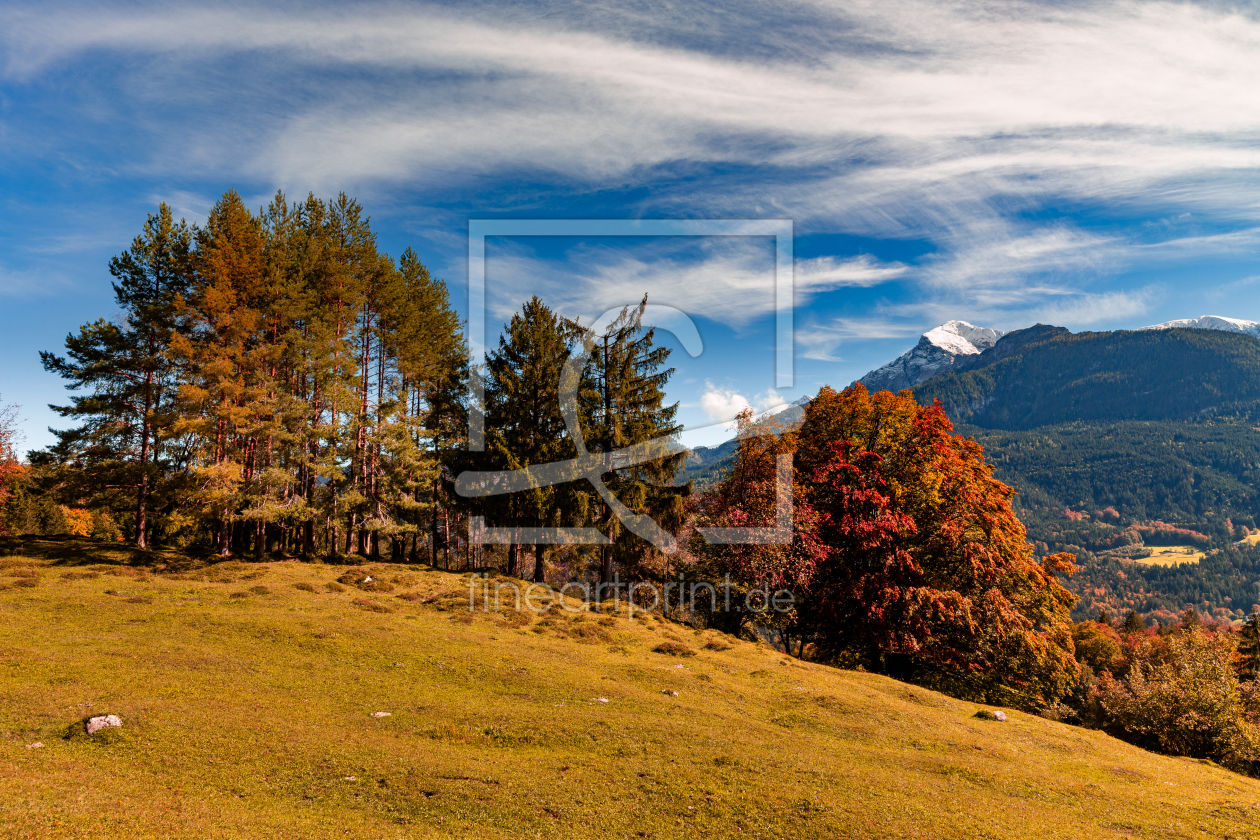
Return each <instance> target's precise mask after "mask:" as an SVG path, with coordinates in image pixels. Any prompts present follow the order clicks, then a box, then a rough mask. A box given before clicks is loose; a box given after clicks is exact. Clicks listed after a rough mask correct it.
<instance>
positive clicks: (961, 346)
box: [923, 321, 1002, 356]
mask: <svg viewBox="0 0 1260 840" xmlns="http://www.w3.org/2000/svg"><path fill="white" fill-rule="evenodd" d="M923 337H924V338H926V339H927V340H928V341H929V342H930V343H932V344H935V345H936V346H937V347H939V348H941V349H942V350H945V351H946V352H949V353H953V354H954V355H956V356H974V355H976V354H978V353H983V352H984V351H985V350H988V349H989V348H990V347H992V346H993V345H994V344H995V343H997V340H998V339H999V338H1001V337H1002V332H1001V331H999V330H994V329H989V328H988V327H977V326H976V325H975V324H969V323H967V322H966V321H946V322H945V323H943V324H941V325H940V326H939V327H936V328H935V329H931V330H928V331H927V332H925V333H924V334H923Z"/></svg>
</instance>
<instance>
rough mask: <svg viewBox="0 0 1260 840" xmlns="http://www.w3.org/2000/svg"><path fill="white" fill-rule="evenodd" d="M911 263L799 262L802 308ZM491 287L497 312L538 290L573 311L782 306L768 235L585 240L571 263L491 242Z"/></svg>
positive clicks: (570, 255)
mask: <svg viewBox="0 0 1260 840" xmlns="http://www.w3.org/2000/svg"><path fill="white" fill-rule="evenodd" d="M905 271H906V267H905V266H903V265H901V264H898V263H881V262H879V261H878V260H875V259H873V258H871V257H869V256H865V255H863V256H859V257H855V258H852V259H835V258H831V257H826V258H820V259H812V260H801V261H798V262H797V267H796V272H795V280H794V289H795V301H796V305H797V306H798V307H799V306H807V305H808V304H809V302H810V300H812V298H813V297H814V295H816V294H818V293H820V292H823V291H826V290H828V289H835V288H840V287H842V286H873V285H876V284H879V283H883V282H886V281H888V280H891V279H894V278H897V277H900V276H902V275H903V274H904V273H905ZM486 286H487V295H488V298H489V301H490V306H491V311H492V313H493V314H494V315H495V316H496V317H499V318H506V317H508V316H510V314H511V312H513V311H515V310H516V309H517V308H518V307H519V306H520V303H521V301H523V300H525V299H527V298H528V297H529V296H530V295H535V294H536V295H538V296H539V297H542V298H544V299H545V300H547V301H548V303H549V304H551V305H552V306H554V307H555V308H557V309H558V310H560V311H562V312H564V313H565V314H566V315H569V316H570V317H577V316H585V317H592V316H594V315H597V314H599V313H600V312H603V311H605V310H607V309H609V308H612V307H616V306H623V305H625V304H628V303H636V302H638V301H639V300H640V299H641V298H642V297H643V295H644V294H647V295H648V299H649V300H650V301H652V302H653V303H659V304H666V305H669V306H673V307H676V308H678V309H680V310H682V311H683V312H686V313H687V314H688V315H692V316H703V317H705V318H708V319H711V320H715V321H719V322H722V323H726V324H731V325H734V326H737V327H738V326H741V325H744V324H747V323H749V322H750V321H752V320H754V319H756V318H758V317H760V316H762V315H765V314H768V313H770V312H773V311H774V307H775V265H774V249H773V244H772V240H771V239H769V238H768V237H742V236H734V237H725V236H712V237H703V238H699V239H693V238H690V237H678V238H672V239H668V240H658V241H654V242H651V243H649V244H646V245H642V244H636V243H634V241H633V240H629V239H628V240H627V241H626V242H625V243H624V247H618V246H610V245H599V246H586V245H580V246H577V247H575V248H573V249H571V250H569V251H568V252H567V253H566V254H565V258H564V259H563V260H555V259H542V258H539V257H537V256H535V255H534V253H533V252H531V251H529V250H528V249H527V248H526V247H525V246H523V245H518V244H511V243H509V244H501V245H495V244H492V245H491V246H490V248H489V250H488V251H487V261H486Z"/></svg>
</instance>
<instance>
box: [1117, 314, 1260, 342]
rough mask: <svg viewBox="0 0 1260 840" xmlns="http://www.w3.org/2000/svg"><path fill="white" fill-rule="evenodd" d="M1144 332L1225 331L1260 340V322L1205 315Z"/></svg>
mask: <svg viewBox="0 0 1260 840" xmlns="http://www.w3.org/2000/svg"><path fill="white" fill-rule="evenodd" d="M1142 329H1144V330H1224V331H1226V332H1237V333H1246V334H1247V335H1254V336H1256V337H1257V338H1260V321H1244V320H1243V319H1241V318H1224V317H1222V316H1220V315H1203V316H1201V317H1199V318H1179V319H1177V320H1175V321H1165V322H1164V323H1162V324H1152V325H1151V326H1149V327H1142Z"/></svg>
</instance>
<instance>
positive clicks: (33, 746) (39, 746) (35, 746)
mask: <svg viewBox="0 0 1260 840" xmlns="http://www.w3.org/2000/svg"><path fill="white" fill-rule="evenodd" d="M26 748H27V749H28V750H42V749H43V748H44V742H43V741H36V742H35V743H33V744H27V745H26Z"/></svg>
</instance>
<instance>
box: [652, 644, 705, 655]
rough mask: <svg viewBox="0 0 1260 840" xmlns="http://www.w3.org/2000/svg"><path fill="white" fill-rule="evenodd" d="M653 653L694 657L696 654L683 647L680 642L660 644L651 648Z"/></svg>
mask: <svg viewBox="0 0 1260 840" xmlns="http://www.w3.org/2000/svg"><path fill="white" fill-rule="evenodd" d="M652 651H653V652H654V653H664V654H666V655H668V656H695V655H696V652H695V651H694V650H692V649H691V648H689V647H687V646H686V645H684V644H683V643H682V642H662V643H661V644H659V645H657V646H656V647H654V648H652Z"/></svg>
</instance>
